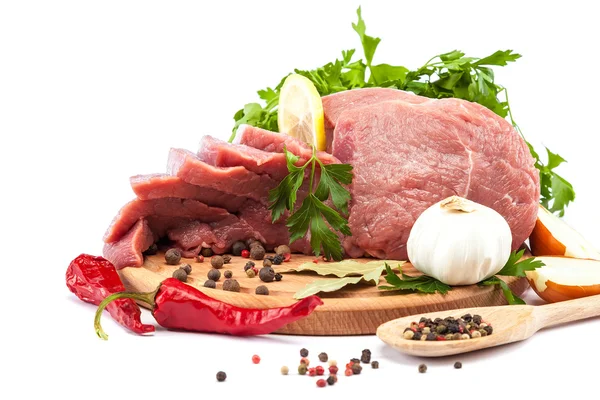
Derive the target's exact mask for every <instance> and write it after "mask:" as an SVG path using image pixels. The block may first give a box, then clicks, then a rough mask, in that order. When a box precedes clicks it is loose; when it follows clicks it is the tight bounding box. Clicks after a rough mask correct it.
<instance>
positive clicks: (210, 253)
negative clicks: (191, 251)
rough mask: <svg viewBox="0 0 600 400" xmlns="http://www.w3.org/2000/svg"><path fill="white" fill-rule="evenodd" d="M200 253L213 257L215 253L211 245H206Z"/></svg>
mask: <svg viewBox="0 0 600 400" xmlns="http://www.w3.org/2000/svg"><path fill="white" fill-rule="evenodd" d="M200 254H202V255H203V256H204V257H212V255H213V254H214V253H213V251H212V249H210V248H209V247H204V248H203V249H202V251H200Z"/></svg>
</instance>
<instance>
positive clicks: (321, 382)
mask: <svg viewBox="0 0 600 400" xmlns="http://www.w3.org/2000/svg"><path fill="white" fill-rule="evenodd" d="M317 386H318V387H325V386H327V382H326V381H325V379H319V380H318V381H317Z"/></svg>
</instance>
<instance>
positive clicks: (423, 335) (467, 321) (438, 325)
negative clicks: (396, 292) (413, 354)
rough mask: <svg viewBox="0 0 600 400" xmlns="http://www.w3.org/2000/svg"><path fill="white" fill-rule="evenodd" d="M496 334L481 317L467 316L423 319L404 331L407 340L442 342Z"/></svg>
mask: <svg viewBox="0 0 600 400" xmlns="http://www.w3.org/2000/svg"><path fill="white" fill-rule="evenodd" d="M493 332H494V329H493V328H492V325H490V324H489V323H487V322H485V321H484V320H483V319H482V318H481V316H480V315H471V314H466V315H463V316H462V317H460V318H454V317H446V318H444V319H442V318H435V319H434V320H432V319H430V318H425V317H423V318H421V319H420V320H419V322H418V323H417V322H412V323H411V324H410V326H409V327H407V328H406V329H404V332H403V334H402V335H403V337H404V339H407V340H422V341H442V340H467V339H476V338H480V337H482V336H488V335H491V334H492V333H493Z"/></svg>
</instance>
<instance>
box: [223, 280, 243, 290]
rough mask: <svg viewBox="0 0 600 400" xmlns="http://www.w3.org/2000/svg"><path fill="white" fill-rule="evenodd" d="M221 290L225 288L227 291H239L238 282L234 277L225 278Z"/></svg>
mask: <svg viewBox="0 0 600 400" xmlns="http://www.w3.org/2000/svg"><path fill="white" fill-rule="evenodd" d="M223 290H227V291H229V292H239V291H240V284H239V282H238V281H236V280H235V279H227V280H225V282H223Z"/></svg>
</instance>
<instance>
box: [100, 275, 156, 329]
mask: <svg viewBox="0 0 600 400" xmlns="http://www.w3.org/2000/svg"><path fill="white" fill-rule="evenodd" d="M159 289H160V286H159V287H158V288H156V290H154V291H152V292H146V293H133V292H118V293H113V294H111V295H110V296H108V297H106V298H105V299H104V300H102V302H101V303H100V304H99V305H98V309H97V310H96V316H95V317H94V329H95V330H96V335H98V337H99V338H100V339H102V340H108V335H107V334H106V333H105V332H104V330H103V329H102V325H100V318H101V317H102V312H103V311H104V309H105V308H106V306H108V304H110V303H111V302H113V301H115V300H118V299H133V300H137V301H141V302H144V303H146V304H148V305H149V306H152V307H154V298H155V297H156V294H157V293H158V290H159Z"/></svg>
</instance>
